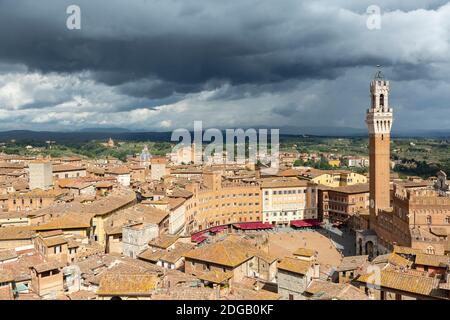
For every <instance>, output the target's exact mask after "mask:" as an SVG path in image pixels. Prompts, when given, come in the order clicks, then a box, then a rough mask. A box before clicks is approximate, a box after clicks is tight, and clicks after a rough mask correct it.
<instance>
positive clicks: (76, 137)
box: [0, 127, 450, 143]
mask: <svg viewBox="0 0 450 320" xmlns="http://www.w3.org/2000/svg"><path fill="white" fill-rule="evenodd" d="M266 129H269V128H266ZM92 130H94V131H92ZM171 135H172V132H144V131H142V132H134V131H130V130H127V129H122V128H87V129H83V130H81V131H73V132H57V131H31V130H11V131H0V142H7V141H10V140H13V139H14V140H16V141H18V142H21V141H22V142H23V141H26V142H32V141H38V142H45V141H47V140H53V141H56V142H57V143H69V142H72V143H80V142H88V141H91V140H107V139H109V138H112V139H114V140H122V141H170V137H171ZM392 135H393V136H394V137H401V138H406V137H419V138H420V137H426V138H433V137H434V138H450V130H430V131H414V132H407V131H393V134H392ZM192 136H193V135H192ZM295 136H317V137H367V130H365V129H358V128H333V127H330V128H322V127H310V128H307V127H302V128H294V127H285V128H281V129H280V138H281V139H282V138H283V137H295ZM224 137H225V134H224Z"/></svg>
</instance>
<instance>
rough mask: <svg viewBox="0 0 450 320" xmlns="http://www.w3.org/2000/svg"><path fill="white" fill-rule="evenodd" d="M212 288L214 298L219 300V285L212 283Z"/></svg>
mask: <svg viewBox="0 0 450 320" xmlns="http://www.w3.org/2000/svg"><path fill="white" fill-rule="evenodd" d="M213 288H214V293H215V298H216V299H217V300H220V285H217V284H214V285H213Z"/></svg>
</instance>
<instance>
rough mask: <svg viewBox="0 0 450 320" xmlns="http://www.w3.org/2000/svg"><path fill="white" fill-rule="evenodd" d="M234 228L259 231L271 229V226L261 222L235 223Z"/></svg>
mask: <svg viewBox="0 0 450 320" xmlns="http://www.w3.org/2000/svg"><path fill="white" fill-rule="evenodd" d="M233 226H234V227H236V228H238V229H241V230H260V229H272V228H273V227H272V225H271V224H270V223H267V222H266V223H262V222H259V221H258V222H244V223H235V224H233Z"/></svg>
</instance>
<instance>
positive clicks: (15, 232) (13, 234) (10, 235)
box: [0, 226, 35, 240]
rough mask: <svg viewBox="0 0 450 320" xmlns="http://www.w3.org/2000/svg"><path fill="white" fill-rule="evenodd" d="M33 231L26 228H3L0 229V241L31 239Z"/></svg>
mask: <svg viewBox="0 0 450 320" xmlns="http://www.w3.org/2000/svg"><path fill="white" fill-rule="evenodd" d="M34 233H35V232H34V230H32V229H31V228H30V227H29V226H26V227H4V228H0V240H26V239H30V240H31V238H32V237H33V234H34Z"/></svg>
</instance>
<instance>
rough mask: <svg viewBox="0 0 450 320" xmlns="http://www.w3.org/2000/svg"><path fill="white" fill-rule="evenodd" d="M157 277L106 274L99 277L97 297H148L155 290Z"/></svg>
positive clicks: (150, 275) (149, 275) (140, 274)
mask: <svg viewBox="0 0 450 320" xmlns="http://www.w3.org/2000/svg"><path fill="white" fill-rule="evenodd" d="M157 284H158V276H157V275H155V274H146V273H137V274H129V273H125V274H120V273H106V274H104V275H103V276H102V277H101V280H100V285H99V288H98V291H97V294H98V295H107V296H149V295H151V293H152V292H153V290H155V289H156V287H157Z"/></svg>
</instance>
